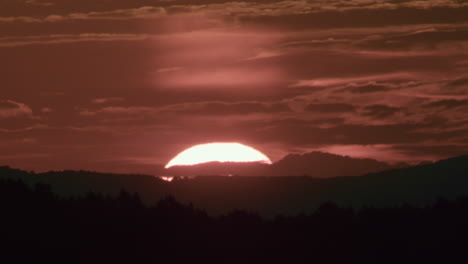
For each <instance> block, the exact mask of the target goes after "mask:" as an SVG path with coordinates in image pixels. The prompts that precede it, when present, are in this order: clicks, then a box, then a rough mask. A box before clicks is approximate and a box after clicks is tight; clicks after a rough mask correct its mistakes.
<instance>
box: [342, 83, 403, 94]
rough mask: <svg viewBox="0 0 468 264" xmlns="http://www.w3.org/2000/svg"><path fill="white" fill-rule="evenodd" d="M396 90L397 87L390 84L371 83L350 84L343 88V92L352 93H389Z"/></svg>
mask: <svg viewBox="0 0 468 264" xmlns="http://www.w3.org/2000/svg"><path fill="white" fill-rule="evenodd" d="M396 88H398V85H395V84H392V83H378V82H374V81H371V82H365V83H350V84H348V85H346V86H345V88H344V89H343V91H348V92H352V93H375V92H384V91H389V90H391V89H396Z"/></svg>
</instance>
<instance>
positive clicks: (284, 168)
mask: <svg viewBox="0 0 468 264" xmlns="http://www.w3.org/2000/svg"><path fill="white" fill-rule="evenodd" d="M408 166H409V165H408V164H406V163H400V164H397V165H390V164H388V163H385V162H380V161H377V160H373V159H357V158H351V157H348V156H340V155H335V154H330V153H324V152H318V151H314V152H310V153H306V154H289V155H286V156H285V157H284V158H282V159H280V160H279V161H277V162H275V163H273V164H271V165H269V164H263V163H257V162H236V163H233V162H224V163H220V162H208V163H202V164H198V165H193V166H174V167H171V168H169V169H167V170H166V171H164V172H163V173H164V174H167V175H174V176H196V175H238V176H312V177H314V178H331V177H337V176H357V175H363V174H366V173H371V172H378V171H383V170H389V169H394V168H401V167H408Z"/></svg>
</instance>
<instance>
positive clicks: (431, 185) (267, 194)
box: [0, 156, 468, 218]
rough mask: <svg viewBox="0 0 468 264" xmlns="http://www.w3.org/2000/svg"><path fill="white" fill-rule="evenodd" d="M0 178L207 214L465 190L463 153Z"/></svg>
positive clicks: (377, 203) (390, 202)
mask: <svg viewBox="0 0 468 264" xmlns="http://www.w3.org/2000/svg"><path fill="white" fill-rule="evenodd" d="M330 166H332V165H330ZM335 166H339V164H335ZM0 179H16V180H22V181H24V182H25V183H27V184H28V185H29V186H34V185H35V184H36V183H46V184H49V185H50V186H51V187H52V190H53V192H54V194H57V195H59V196H60V197H74V196H82V195H84V194H86V193H87V192H88V191H90V190H92V191H94V192H98V193H102V194H104V195H110V196H112V197H115V196H117V195H118V194H119V192H120V190H122V189H125V190H126V191H128V192H131V193H134V192H135V193H138V194H139V196H140V198H141V199H142V201H143V203H145V204H146V205H153V204H155V203H156V202H158V201H159V200H161V199H163V198H165V197H167V196H173V197H175V199H176V200H177V201H180V202H182V203H185V204H189V203H192V204H194V206H195V207H197V208H203V209H204V210H206V211H207V213H208V214H209V215H211V216H219V215H221V214H226V213H229V212H231V211H233V210H244V211H251V212H256V213H259V214H260V215H261V216H263V217H269V218H272V217H275V216H276V215H279V214H282V215H297V214H300V213H302V212H304V213H313V212H314V211H315V210H317V208H318V207H319V206H320V205H321V204H323V203H325V202H327V201H332V202H334V203H336V204H337V205H339V206H341V207H353V208H363V207H366V206H367V207H378V208H383V207H395V206H401V205H402V204H409V205H411V206H416V207H423V206H427V205H431V204H433V203H434V202H435V201H436V199H437V198H445V199H448V200H452V199H456V198H457V197H461V196H468V156H460V157H455V158H451V159H447V160H442V161H439V162H436V163H431V164H425V165H419V166H414V167H408V168H401V169H393V170H387V171H383V172H377V173H372V174H367V175H363V176H352V177H335V178H320V177H318V178H313V177H305V176H304V177H299V176H289V175H288V174H286V173H285V174H284V176H282V177H281V176H278V177H264V176H257V177H244V176H234V177H225V176H205V177H197V178H194V179H174V180H173V181H172V182H166V181H163V180H161V179H159V178H157V177H154V176H149V175H126V174H106V173H96V172H87V171H55V172H47V173H32V172H26V171H21V170H17V169H11V168H9V167H0Z"/></svg>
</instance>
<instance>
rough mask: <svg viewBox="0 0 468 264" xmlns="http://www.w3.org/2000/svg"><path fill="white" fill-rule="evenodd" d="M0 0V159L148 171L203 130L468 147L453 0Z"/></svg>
mask: <svg viewBox="0 0 468 264" xmlns="http://www.w3.org/2000/svg"><path fill="white" fill-rule="evenodd" d="M71 2H72V1H64V0H25V1H2V2H1V3H0V58H1V60H0V69H1V71H2V78H1V79H0V87H2V93H1V95H0V163H3V164H10V165H12V166H18V167H21V168H28V169H36V170H48V169H64V168H71V169H93V170H108V171H141V172H148V171H150V170H151V166H153V164H165V163H166V162H167V161H168V160H169V159H170V158H171V157H173V156H174V155H175V154H177V153H178V152H180V151H182V150H183V149H186V148H187V147H190V146H192V145H195V144H199V143H207V142H219V141H222V142H242V143H245V144H247V145H251V146H253V147H255V148H257V149H259V150H261V151H262V152H264V153H265V154H267V155H268V156H269V157H271V158H272V159H273V160H277V159H279V158H281V157H282V156H283V155H285V154H286V153H290V152H307V151H312V150H321V151H328V152H332V153H337V154H341V155H349V156H356V157H372V158H376V159H379V160H384V161H390V162H398V161H410V162H411V161H414V162H416V161H421V160H434V159H439V158H443V157H448V156H454V155H460V154H465V153H467V151H468V136H467V135H468V119H467V115H466V113H467V111H468V75H467V74H466V73H467V72H468V16H466V14H467V13H468V3H467V2H465V1H451V0H437V1H435V0H434V1H411V0H408V1H404V0H403V1H383V0H369V1H367V0H366V1H363V0H351V1H344V0H343V1H341V0H338V1H326V0H323V1H271V0H263V1H255V2H251V1H245V2H241V1H222V0H203V1H182V0H173V1H168V0H159V1H157V0H154V1H147V0H145V1H143V0H137V1H124V0H115V1H107V0H93V1H91V0H89V1H88V0H86V1H79V3H75V2H76V1H73V4H71Z"/></svg>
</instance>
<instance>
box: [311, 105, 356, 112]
mask: <svg viewBox="0 0 468 264" xmlns="http://www.w3.org/2000/svg"><path fill="white" fill-rule="evenodd" d="M305 110H306V111H310V112H321V113H344V112H352V111H354V110H355V108H354V106H353V105H350V104H340V103H336V104H309V105H308V106H307V107H306V108H305Z"/></svg>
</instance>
